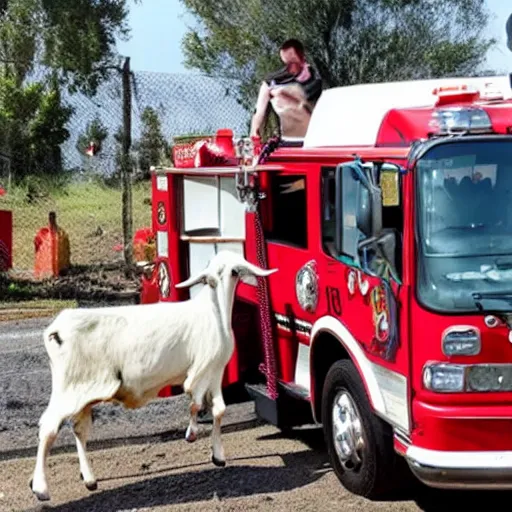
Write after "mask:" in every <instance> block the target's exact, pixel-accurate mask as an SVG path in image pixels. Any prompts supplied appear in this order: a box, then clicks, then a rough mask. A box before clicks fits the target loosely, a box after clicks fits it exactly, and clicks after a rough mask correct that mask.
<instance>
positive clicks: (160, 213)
mask: <svg viewBox="0 0 512 512" xmlns="http://www.w3.org/2000/svg"><path fill="white" fill-rule="evenodd" d="M157 219H158V224H165V221H166V220H167V218H166V216H165V206H164V202H163V201H159V203H158V206H157Z"/></svg>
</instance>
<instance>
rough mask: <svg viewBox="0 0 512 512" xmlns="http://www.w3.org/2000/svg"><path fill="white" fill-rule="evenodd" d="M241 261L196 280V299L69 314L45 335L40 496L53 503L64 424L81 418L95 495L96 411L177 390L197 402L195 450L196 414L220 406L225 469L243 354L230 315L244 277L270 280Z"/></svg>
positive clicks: (221, 259) (218, 459) (216, 452)
mask: <svg viewBox="0 0 512 512" xmlns="http://www.w3.org/2000/svg"><path fill="white" fill-rule="evenodd" d="M276 271H277V269H272V270H262V269H261V268H259V267H257V266H255V265H253V264H251V263H249V262H247V261H246V260H245V259H244V258H243V257H242V256H240V255H238V254H236V253H232V252H228V251H223V252H219V253H218V254H217V255H216V256H215V257H214V258H213V259H212V260H211V261H210V263H209V265H208V266H207V268H206V269H205V270H204V271H203V272H202V273H200V274H199V275H198V276H196V277H191V278H190V279H188V280H186V281H184V282H182V283H180V284H177V285H176V287H178V288H185V287H190V286H193V285H195V284H198V283H203V284H206V285H207V286H205V287H204V288H203V289H202V290H201V291H200V292H199V293H198V294H197V295H196V296H195V297H194V298H193V299H190V300H188V301H184V302H174V303H157V304H145V305H134V306H121V307H112V308H97V309H68V310H64V311H62V312H61V313H60V314H59V315H58V316H57V317H56V318H55V320H54V321H53V322H52V323H51V324H50V326H49V327H48V328H47V329H46V330H45V332H44V344H45V347H46V350H47V352H48V355H49V358H50V366H51V371H52V391H51V396H50V401H49V404H48V407H47V409H46V410H45V412H44V413H43V414H42V416H41V419H40V421H39V446H38V450H37V460H36V465H35V469H34V474H33V477H32V480H31V482H30V487H31V489H32V492H33V493H34V494H35V495H36V497H37V498H38V499H39V500H41V501H45V500H49V499H50V495H49V492H48V484H47V480H46V474H45V469H46V459H47V457H48V454H49V451H50V449H51V446H52V444H53V442H54V441H55V439H56V437H57V434H58V431H59V429H60V426H61V424H62V422H63V421H65V420H67V419H72V420H73V423H74V426H73V432H74V435H75V439H76V446H77V452H78V458H79V463H80V472H81V476H82V478H83V480H84V482H85V485H86V487H87V489H89V490H91V491H92V490H96V489H97V483H96V479H95V477H94V475H93V472H92V469H91V466H90V464H89V461H88V459H87V455H86V442H87V436H88V433H89V431H90V428H91V425H92V416H91V409H92V406H93V405H94V404H97V403H99V402H114V401H115V402H121V403H122V404H124V406H125V407H127V408H131V409H133V408H138V407H141V406H143V405H145V404H147V403H148V402H149V401H150V400H152V399H154V398H157V395H158V392H159V391H160V390H161V389H162V388H163V387H165V386H168V385H173V386H174V385H180V386H183V389H184V391H185V393H187V394H188V395H189V396H190V397H191V406H190V414H191V417H190V423H189V426H188V429H187V433H186V436H185V437H186V439H187V441H189V442H193V441H195V440H196V436H197V430H198V426H197V413H198V412H199V410H200V409H201V407H202V404H203V400H204V398H205V395H206V394H208V395H209V397H210V398H211V404H212V415H213V417H214V424H213V428H212V436H211V439H212V461H213V463H214V464H215V465H217V466H224V465H225V464H226V462H225V456H224V449H223V446H222V442H221V428H220V427H221V420H222V416H223V414H224V411H225V408H226V406H225V404H224V400H223V397H222V378H223V374H224V370H225V367H226V365H227V363H228V362H229V360H230V358H231V356H232V354H233V349H234V336H233V331H232V328H231V316H232V309H233V301H234V294H235V288H236V285H237V283H238V279H239V278H244V277H245V276H247V277H249V278H250V277H251V276H253V277H266V276H269V275H270V274H272V273H273V272H276Z"/></svg>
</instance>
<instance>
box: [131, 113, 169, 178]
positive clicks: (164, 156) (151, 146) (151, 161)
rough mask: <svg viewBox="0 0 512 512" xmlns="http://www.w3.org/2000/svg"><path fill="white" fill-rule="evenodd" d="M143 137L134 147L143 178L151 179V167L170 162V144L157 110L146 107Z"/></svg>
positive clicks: (143, 115) (143, 117) (142, 119)
mask: <svg viewBox="0 0 512 512" xmlns="http://www.w3.org/2000/svg"><path fill="white" fill-rule="evenodd" d="M141 122H142V135H141V138H140V140H139V141H138V142H137V143H136V144H135V145H134V150H135V151H136V152H137V153H138V167H139V170H140V171H141V173H142V175H143V177H145V178H147V177H149V169H150V168H151V166H157V165H161V164H163V163H168V162H169V151H170V148H169V144H168V143H167V141H166V140H165V137H164V135H163V133H162V124H161V121H160V117H159V116H158V113H157V112H156V110H155V109H153V108H152V107H146V108H145V109H144V111H143V112H142V115H141Z"/></svg>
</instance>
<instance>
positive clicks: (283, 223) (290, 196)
mask: <svg viewBox="0 0 512 512" xmlns="http://www.w3.org/2000/svg"><path fill="white" fill-rule="evenodd" d="M270 180H271V194H272V229H271V230H269V231H267V233H266V234H265V236H266V238H267V239H268V240H272V241H274V242H280V243H283V244H287V245H292V246H296V247H300V248H303V249H305V248H307V246H308V226H307V208H306V206H307V204H306V175H305V174H294V175H287V174H272V176H271V178H270Z"/></svg>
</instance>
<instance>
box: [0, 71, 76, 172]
mask: <svg viewBox="0 0 512 512" xmlns="http://www.w3.org/2000/svg"><path fill="white" fill-rule="evenodd" d="M71 114H72V109H71V108H70V107H68V106H66V105H62V104H61V101H60V93H59V90H58V87H56V85H55V83H47V84H45V83H40V82H37V83H33V84H29V85H24V86H20V85H19V84H18V83H17V80H16V78H14V77H13V78H6V77H0V140H1V141H2V143H3V144H2V146H3V150H4V151H5V152H7V153H8V154H10V155H11V168H12V169H13V171H14V177H15V178H16V179H21V178H23V177H24V176H26V175H28V174H47V173H53V172H56V171H58V170H60V166H61V162H60V145H61V144H62V143H63V142H64V141H65V140H66V139H67V138H68V137H69V132H68V130H67V129H66V128H65V125H66V123H67V122H68V121H69V119H70V117H71Z"/></svg>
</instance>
